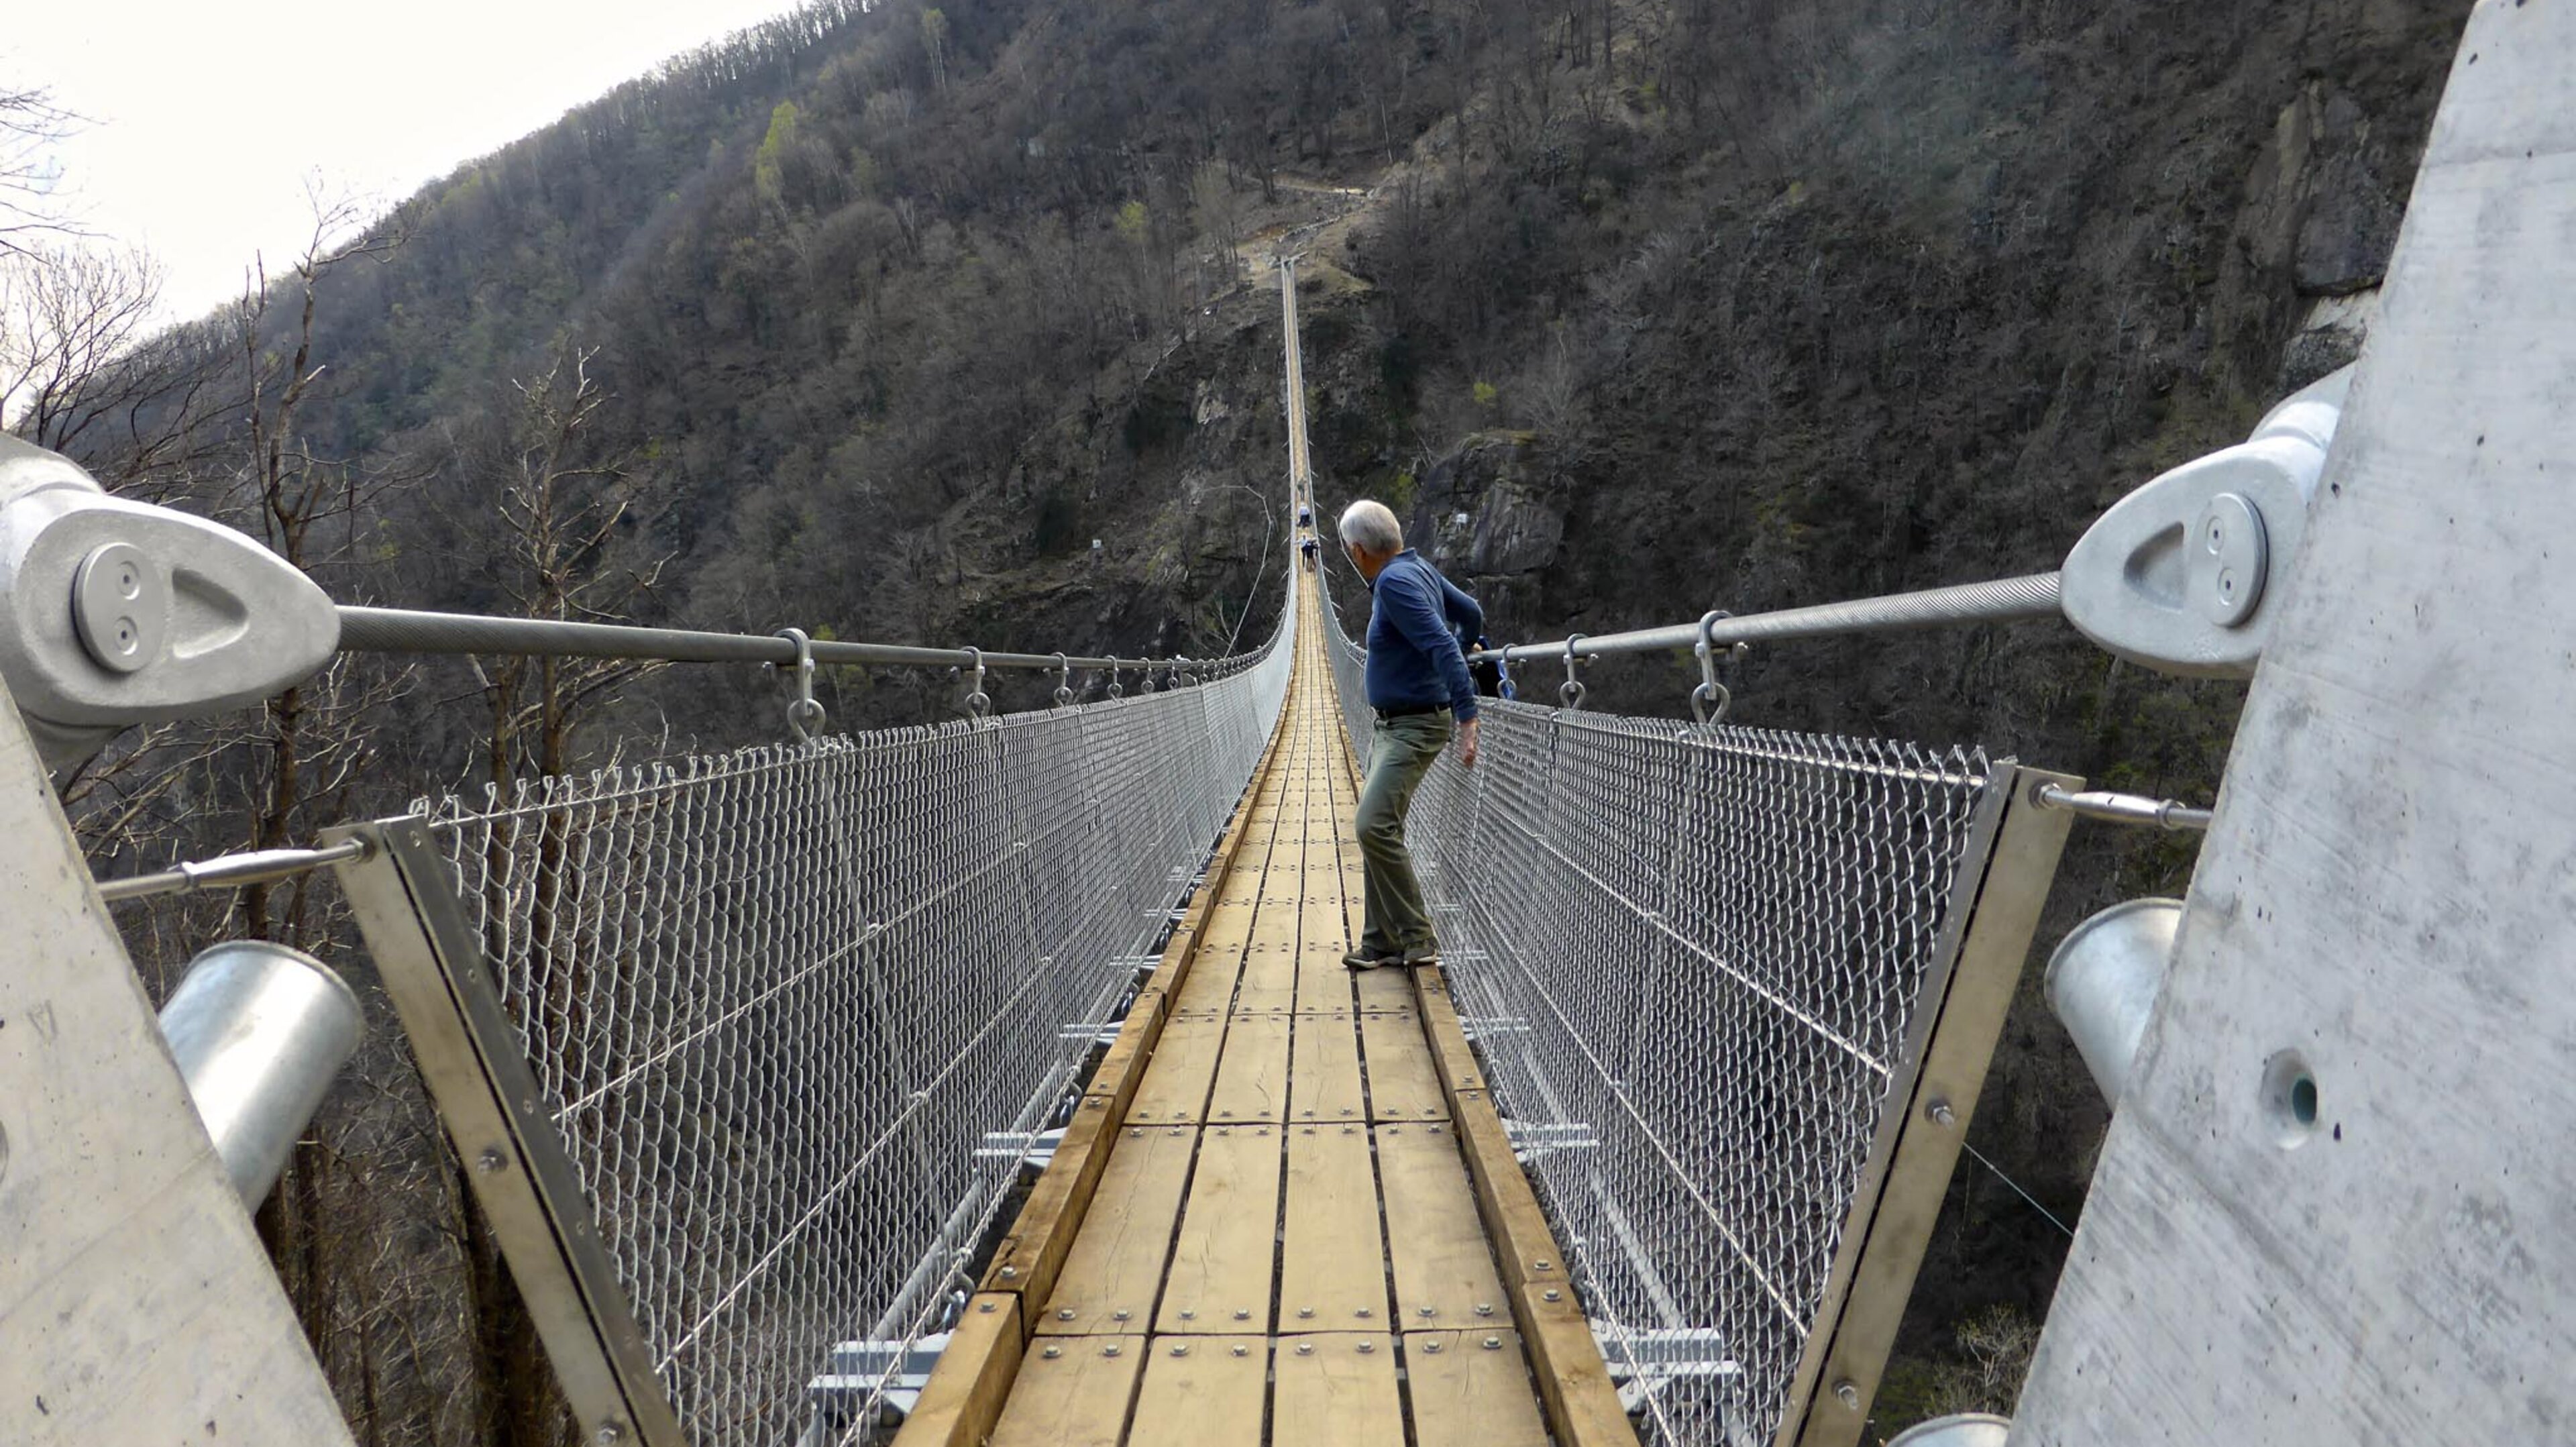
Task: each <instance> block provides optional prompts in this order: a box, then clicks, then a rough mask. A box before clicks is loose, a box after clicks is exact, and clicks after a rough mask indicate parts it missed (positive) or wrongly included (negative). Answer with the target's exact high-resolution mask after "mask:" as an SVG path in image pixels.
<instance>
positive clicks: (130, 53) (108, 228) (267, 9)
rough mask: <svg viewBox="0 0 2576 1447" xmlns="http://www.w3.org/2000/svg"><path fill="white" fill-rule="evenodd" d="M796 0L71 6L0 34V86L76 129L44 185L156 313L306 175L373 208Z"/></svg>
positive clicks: (273, 214)
mask: <svg viewBox="0 0 2576 1447" xmlns="http://www.w3.org/2000/svg"><path fill="white" fill-rule="evenodd" d="M794 8H795V5H794V0H617V3H602V0H438V3H412V4H401V5H388V4H383V3H367V0H359V3H355V4H352V3H348V0H336V3H322V0H252V3H249V4H239V5H228V4H221V3H210V0H90V3H86V4H54V5H47V6H44V7H43V8H42V11H41V13H40V14H21V15H17V16H14V17H12V20H11V22H10V23H9V24H8V25H7V26H6V27H5V29H0V88H11V87H15V86H25V85H33V86H39V87H43V88H46V89H49V90H51V91H52V92H53V98H54V101H55V103H56V104H58V105H60V106H62V107H64V108H66V109H69V110H72V111H76V112H79V113H80V114H81V115H82V116H84V117H86V118H87V120H88V124H87V125H86V126H85V127H84V128H83V130H82V132H81V133H80V134H78V135H75V136H73V137H71V138H70V139H69V140H67V141H65V142H64V143H63V144H62V145H61V146H60V147H58V148H57V150H56V155H57V158H58V159H59V161H60V163H61V171H62V175H61V180H60V182H59V189H58V192H57V199H58V200H60V202H61V203H62V206H63V209H64V210H65V211H67V212H69V213H70V214H71V215H72V216H73V218H74V219H75V220H77V221H79V222H80V223H81V224H83V225H85V226H86V227H88V228H89V229H90V230H92V231H94V232H97V233H99V234H100V235H101V236H103V237H108V238H113V239H115V240H119V241H125V242H131V243H135V244H139V245H141V246H143V247H145V248H146V249H148V250H149V251H151V252H152V254H153V255H154V256H155V257H156V258H158V259H159V260H160V262H161V264H162V267H163V269H164V271H165V272H166V279H165V281H164V285H163V289H162V310H163V312H164V313H165V315H166V316H167V317H168V318H169V319H172V320H176V319H179V318H183V317H191V316H196V315H200V314H202V313H204V312H206V311H209V310H211V309H212V308H214V307H215V306H216V305H217V304H219V303H221V302H222V301H224V300H225V299H226V298H228V297H230V296H233V295H236V294H237V293H238V292H239V291H240V289H241V285H242V275H243V271H244V269H245V268H246V267H247V266H248V265H249V263H250V260H251V257H252V255H253V253H255V252H259V251H263V250H264V251H266V252H267V253H268V256H269V259H270V263H271V266H272V267H275V266H277V265H279V264H281V263H282V262H284V261H286V260H288V259H291V258H292V257H293V256H294V255H295V254H296V253H297V252H298V251H299V250H300V249H301V248H302V245H303V243H304V241H305V239H306V237H307V236H308V235H309V234H310V232H311V229H312V222H311V215H312V213H311V208H310V206H309V204H308V203H307V201H306V199H305V197H306V190H307V182H308V181H309V180H312V179H313V178H316V177H318V178H319V183H320V185H321V187H322V189H323V190H324V192H325V194H327V195H331V196H348V197H352V198H355V199H357V200H359V201H361V202H362V203H363V204H364V205H365V208H366V210H367V212H368V213H369V214H370V215H373V214H375V213H377V212H381V211H383V210H384V209H386V208H387V207H390V206H392V205H393V204H394V203H395V202H397V201H400V200H401V199H403V198H404V197H405V196H408V195H410V194H411V193H412V192H413V191H415V190H417V189H419V188H420V187H421V186H422V185H423V184H424V183H426V182H429V181H432V180H435V179H437V178H438V177H440V176H443V175H445V174H447V172H448V171H450V170H452V169H454V168H455V167H456V166H457V165H458V164H459V163H460V162H463V161H466V160H470V159H472V158H473V157H475V156H480V155H483V154H486V153H488V152H490V151H494V150H497V149H499V148H500V147H501V146H503V145H505V144H507V143H508V142H510V141H512V140H515V139H517V138H518V137H520V136H522V135H525V134H527V133H528V132H530V131H533V130H535V129H537V128H539V127H540V126H543V125H545V124H547V123H548V122H550V121H552V120H554V119H555V118H556V117H558V116H560V115H562V114H563V113H564V112H565V111H567V110H570V109H571V108H572V107H574V106H576V105H579V104H581V103H582V102H583V101H586V100H589V99H591V98H592V97H594V96H597V95H599V94H601V93H602V92H604V91H607V90H608V89H610V88H611V87H613V86H615V85H616V84H617V83H618V82H619V81H621V80H625V79H627V78H629V77H631V76H635V75H640V74H642V73H644V72H645V71H647V70H650V69H652V68H653V67H654V66H655V65H657V64H659V63H660V62H661V61H663V60H665V59H667V58H669V57H670V56H673V55H677V54H680V53H682V52H684V51H688V50H692V49H695V48H696V47H697V46H699V45H700V44H703V43H704V42H706V41H708V40H712V39H715V38H716V37H718V36H721V35H725V34H728V33H731V32H732V31H735V30H739V29H742V28H743V27H745V26H748V25H752V24H756V23H758V22H759V21H761V20H764V19H767V18H768V17H770V16H772V15H778V14H784V13H785V12H787V11H789V10H792V9H794Z"/></svg>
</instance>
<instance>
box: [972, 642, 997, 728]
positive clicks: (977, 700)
mask: <svg viewBox="0 0 2576 1447" xmlns="http://www.w3.org/2000/svg"><path fill="white" fill-rule="evenodd" d="M966 664H967V666H968V667H970V668H972V669H974V670H975V681H974V687H973V688H971V689H969V690H968V691H967V694H966V712H967V715H968V716H969V717H971V718H973V719H974V720H975V721H976V722H977V723H982V722H984V720H985V719H987V718H989V717H991V715H992V712H993V696H992V695H991V694H988V693H986V692H985V691H984V650H983V649H980V648H969V649H967V650H966Z"/></svg>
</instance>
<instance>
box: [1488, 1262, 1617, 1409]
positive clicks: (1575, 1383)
mask: <svg viewBox="0 0 2576 1447" xmlns="http://www.w3.org/2000/svg"><path fill="white" fill-rule="evenodd" d="M1551 1295H1553V1297H1554V1299H1553V1300H1550V1299H1549V1298H1550V1296H1551ZM1511 1297H1512V1315H1513V1317H1514V1318H1515V1319H1516V1322H1517V1324H1518V1325H1519V1327H1520V1331H1521V1344H1522V1346H1523V1347H1525V1348H1526V1349H1527V1350H1528V1352H1529V1359H1530V1370H1531V1372H1532V1373H1533V1374H1534V1375H1535V1376H1536V1377H1537V1378H1538V1396H1539V1405H1540V1406H1541V1407H1543V1408H1544V1409H1546V1412H1547V1425H1548V1430H1549V1432H1551V1433H1552V1434H1554V1436H1555V1438H1556V1443H1557V1447H1638V1443H1637V1429H1636V1427H1635V1426H1634V1425H1633V1424H1631V1423H1630V1422H1629V1421H1628V1413H1627V1411H1626V1409H1624V1408H1622V1407H1621V1406H1620V1405H1619V1389H1618V1388H1617V1387H1616V1386H1613V1385H1612V1384H1611V1381H1610V1368H1609V1365H1608V1364H1607V1363H1605V1362H1604V1361H1603V1360H1602V1359H1601V1344H1600V1343H1599V1342H1598V1341H1595V1340H1594V1339H1593V1336H1592V1323H1591V1322H1589V1321H1587V1320H1585V1319H1584V1316H1583V1308H1582V1307H1580V1306H1577V1305H1576V1304H1575V1302H1574V1292H1573V1290H1572V1289H1571V1288H1569V1287H1563V1286H1549V1285H1544V1284H1542V1283H1539V1282H1532V1283H1530V1284H1529V1285H1527V1286H1521V1287H1516V1288H1514V1289H1513V1290H1512V1293H1511Z"/></svg>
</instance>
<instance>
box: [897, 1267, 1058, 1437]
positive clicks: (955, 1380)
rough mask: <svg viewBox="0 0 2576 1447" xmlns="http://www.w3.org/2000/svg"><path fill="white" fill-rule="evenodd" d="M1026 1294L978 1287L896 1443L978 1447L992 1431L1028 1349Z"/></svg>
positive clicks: (1008, 1397) (999, 1418) (905, 1420)
mask: <svg viewBox="0 0 2576 1447" xmlns="http://www.w3.org/2000/svg"><path fill="white" fill-rule="evenodd" d="M1026 1325H1027V1323H1026V1322H1025V1321H1023V1320H1022V1317H1021V1311H1020V1298H1019V1297H1018V1296H1017V1295H1016V1294H1013V1293H1010V1292H999V1291H992V1292H978V1293H976V1295H975V1299H974V1300H972V1301H970V1302H968V1303H967V1305H966V1314H965V1316H963V1317H962V1318H960V1319H959V1320H958V1323H957V1329H956V1330H955V1331H954V1332H952V1333H951V1334H950V1335H949V1338H948V1346H947V1349H946V1350H944V1351H942V1352H941V1353H940V1354H939V1365H938V1366H936V1367H934V1368H932V1369H931V1373H930V1380H929V1382H928V1383H926V1384H924V1386H923V1387H922V1389H921V1400H920V1401H919V1402H917V1403H916V1404H914V1406H913V1409H912V1415H910V1416H909V1417H906V1418H905V1419H904V1423H903V1430H902V1431H900V1432H898V1433H896V1434H895V1439H894V1440H895V1447H977V1444H979V1443H981V1442H982V1441H983V1440H984V1439H985V1438H986V1437H989V1436H991V1435H992V1432H993V1424H994V1423H996V1422H998V1421H1000V1420H1001V1417H1002V1404H1003V1403H1004V1402H1006V1401H1008V1400H1009V1399H1010V1395H1011V1383H1012V1382H1013V1381H1015V1380H1016V1379H1017V1378H1018V1377H1019V1373H1020V1357H1021V1355H1022V1353H1024V1352H1025V1351H1026V1350H1027V1345H1026V1341H1025V1334H1024V1328H1025V1327H1026Z"/></svg>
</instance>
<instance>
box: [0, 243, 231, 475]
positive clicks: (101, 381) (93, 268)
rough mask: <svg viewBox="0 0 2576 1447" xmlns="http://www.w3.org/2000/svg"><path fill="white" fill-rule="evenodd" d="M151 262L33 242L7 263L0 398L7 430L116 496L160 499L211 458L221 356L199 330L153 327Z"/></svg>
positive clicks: (2, 258)
mask: <svg viewBox="0 0 2576 1447" xmlns="http://www.w3.org/2000/svg"><path fill="white" fill-rule="evenodd" d="M160 294H161V270H160V267H159V265H158V264H157V263H155V262H154V261H153V260H152V258H151V257H150V256H148V255H146V254H145V253H143V252H141V251H137V250H130V249H114V248H103V247H82V246H70V247H56V246H50V245H38V246H33V247H29V248H26V249H24V250H20V251H16V252H11V253H7V254H0V399H5V410H6V420H7V422H8V424H9V427H10V429H11V430H12V431H14V432H16V433H17V434H18V435H19V436H21V437H24V438H26V439H27V440H28V441H30V442H33V443H35V444H36V445H37V446H39V447H48V448H51V449H53V450H54V451H56V452H60V453H63V454H65V455H66V456H69V457H71V458H72V459H73V460H75V461H77V462H79V463H81V464H82V465H83V466H85V467H87V468H88V469H89V470H90V472H91V474H92V475H93V476H95V477H97V478H98V480H99V481H100V482H102V483H104V484H106V485H107V486H108V487H109V488H110V489H111V490H114V491H117V492H120V493H124V494H127V495H129V496H141V497H144V498H145V499H147V500H149V501H156V502H157V501H165V500H167V498H168V495H169V494H170V493H171V492H172V491H173V490H174V489H176V488H178V487H179V486H181V485H182V484H183V483H184V482H185V481H186V480H187V478H189V477H191V476H193V475H194V474H195V473H196V472H197V471H198V470H199V469H200V468H201V467H202V465H203V464H204V463H205V462H206V461H207V460H208V452H209V450H210V449H211V448H212V447H213V446H214V445H215V443H216V441H217V438H218V435H219V433H220V428H219V427H217V426H216V425H214V424H215V423H216V421H217V411H218V399H219V398H220V397H221V396H222V395H223V394H224V390H225V389H224V388H223V387H221V386H220V385H219V383H220V382H222V381H223V380H224V378H225V377H226V375H227V373H228V371H229V369H228V367H227V366H226V363H227V360H228V358H227V356H226V354H225V351H224V350H223V349H222V348H220V347H216V346H212V345H209V338H208V337H207V335H206V333H205V330H204V329H203V328H190V327H181V328H173V329H167V330H158V331H156V330H155V326H156V318H155V312H156V310H157V307H158V304H159V301H160Z"/></svg>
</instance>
